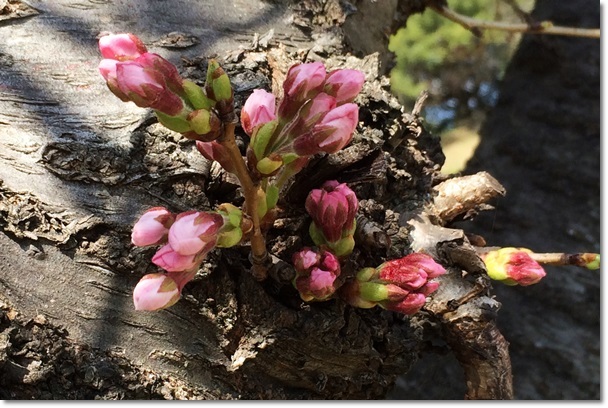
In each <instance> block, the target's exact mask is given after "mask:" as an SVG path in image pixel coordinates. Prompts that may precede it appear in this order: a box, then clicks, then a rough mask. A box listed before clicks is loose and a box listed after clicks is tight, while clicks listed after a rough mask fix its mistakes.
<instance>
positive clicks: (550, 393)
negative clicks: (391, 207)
mask: <svg viewBox="0 0 608 408" xmlns="http://www.w3.org/2000/svg"><path fill="white" fill-rule="evenodd" d="M599 16H600V9H599V5H598V3H597V2H594V1H590V0H589V1H577V2H556V1H551V0H539V1H538V2H537V4H536V7H535V10H534V12H533V18H534V19H535V20H536V21H544V20H550V21H553V22H554V23H555V24H557V25H564V26H571V27H584V28H597V27H599V26H600V18H599ZM599 85H600V43H599V40H597V39H577V38H566V37H556V36H543V35H526V36H524V39H523V40H522V43H521V45H520V47H519V49H518V51H517V53H516V54H515V56H514V57H513V59H512V61H511V62H510V64H509V67H508V69H507V72H506V74H505V77H504V80H503V81H502V85H501V87H500V100H499V103H498V105H497V106H496V107H495V109H494V110H493V111H492V113H491V114H490V116H489V117H488V118H487V120H486V121H485V123H484V125H483V127H482V129H481V136H482V141H481V144H480V146H479V147H478V149H477V151H476V152H475V156H474V158H473V159H472V160H471V161H470V162H469V164H468V166H467V170H466V173H474V172H476V171H479V170H486V171H488V172H489V173H491V174H492V175H493V176H494V177H496V178H497V179H498V181H500V182H501V183H502V184H503V185H504V186H505V188H506V190H507V194H506V196H505V197H504V198H500V199H499V200H497V201H495V202H494V205H495V206H496V210H495V211H492V212H486V213H483V214H480V215H479V216H478V217H476V218H475V219H474V220H473V221H472V222H466V223H465V222H461V223H458V224H456V225H457V226H459V227H462V228H466V229H467V230H470V231H471V232H474V233H477V234H480V235H482V236H483V237H484V238H485V239H486V241H487V243H488V245H490V246H492V245H498V246H518V247H519V246H523V247H527V248H530V249H532V250H534V251H537V252H568V253H572V252H599V249H600V246H599V243H600V239H599V238H600V194H599V193H600V178H599V177H600V117H599V115H600V86H599ZM546 270H547V276H546V277H545V278H544V279H543V280H542V281H541V282H540V283H539V284H537V285H534V286H531V287H525V288H524V287H506V286H502V285H498V284H496V285H494V286H495V287H494V291H495V293H496V298H497V300H499V301H500V302H501V303H503V308H502V309H501V312H500V313H499V318H498V322H499V327H500V328H501V331H502V332H503V333H504V335H505V337H506V339H507V340H508V342H509V343H510V347H509V349H510V354H511V359H512V363H513V377H514V391H515V397H516V398H518V399H599V397H600V387H599V385H600V378H601V375H600V277H599V271H587V270H583V269H579V268H575V267H550V266H548V267H547V268H546ZM433 359H435V360H438V361H439V363H438V364H435V365H434V364H432V362H431V361H428V362H427V363H426V364H425V362H426V359H422V360H421V365H420V366H421V368H416V369H414V370H412V371H411V372H410V374H408V376H407V377H406V378H405V379H404V380H403V383H404V384H407V385H409V386H411V387H415V385H416V383H415V382H413V380H411V378H412V376H417V377H419V378H428V376H430V375H435V376H440V375H446V376H454V375H460V373H459V372H460V368H459V367H458V366H457V365H456V364H454V362H453V361H452V362H451V363H450V360H449V359H447V358H439V357H437V356H433ZM429 360H431V359H429ZM422 368H424V369H422ZM439 388H440V387H435V388H433V387H432V384H427V387H426V388H425V393H426V396H425V397H428V398H431V399H433V398H438V397H444V398H457V396H458V395H459V394H458V393H459V392H460V390H459V389H458V388H452V390H451V393H450V392H447V391H446V389H445V387H441V389H439ZM401 395H402V396H403V394H401ZM405 395H406V396H409V397H416V395H418V396H419V395H420V394H412V393H410V394H408V393H405Z"/></svg>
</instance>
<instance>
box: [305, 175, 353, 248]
mask: <svg viewBox="0 0 608 408" xmlns="http://www.w3.org/2000/svg"><path fill="white" fill-rule="evenodd" d="M305 206H306V211H307V212H308V214H310V216H311V217H312V219H313V223H314V224H315V226H316V228H318V229H320V230H321V231H322V233H323V236H324V238H325V239H326V240H327V241H328V242H336V241H338V240H340V239H341V238H342V237H343V236H345V235H352V233H353V232H354V227H355V215H356V213H357V210H358V209H359V201H358V200H357V196H356V195H355V193H354V191H352V190H351V189H350V188H349V187H348V186H347V185H346V184H345V183H339V182H338V181H336V180H331V181H327V182H325V183H324V184H323V186H322V187H321V188H320V189H314V190H312V191H311V192H310V193H309V194H308V197H307V198H306V204H305ZM318 245H319V244H318Z"/></svg>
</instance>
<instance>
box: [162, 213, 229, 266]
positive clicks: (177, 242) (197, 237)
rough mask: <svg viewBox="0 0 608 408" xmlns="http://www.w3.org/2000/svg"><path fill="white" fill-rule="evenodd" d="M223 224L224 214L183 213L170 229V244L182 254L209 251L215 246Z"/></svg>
mask: <svg viewBox="0 0 608 408" xmlns="http://www.w3.org/2000/svg"><path fill="white" fill-rule="evenodd" d="M222 224H223V219H222V216H221V215H219V214H217V213H207V212H198V211H188V212H185V213H181V214H179V215H178V216H177V217H176V219H175V222H174V223H173V225H171V228H170V229H169V245H171V248H172V249H173V250H175V252H177V253H179V254H180V255H195V254H197V253H200V252H208V251H210V250H211V249H212V248H213V247H214V246H215V243H216V240H217V233H218V231H219V229H220V228H221V226H222Z"/></svg>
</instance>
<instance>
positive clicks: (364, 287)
mask: <svg viewBox="0 0 608 408" xmlns="http://www.w3.org/2000/svg"><path fill="white" fill-rule="evenodd" d="M359 294H360V296H361V298H363V299H364V300H367V301H370V302H381V301H383V300H387V299H388V289H387V287H386V285H383V284H381V283H373V282H362V283H359Z"/></svg>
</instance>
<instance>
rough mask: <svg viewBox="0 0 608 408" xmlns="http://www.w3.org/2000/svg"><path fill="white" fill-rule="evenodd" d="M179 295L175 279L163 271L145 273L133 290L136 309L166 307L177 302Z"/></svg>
mask: <svg viewBox="0 0 608 408" xmlns="http://www.w3.org/2000/svg"><path fill="white" fill-rule="evenodd" d="M179 297H180V291H179V288H178V286H177V284H176V283H175V281H174V280H173V279H172V278H170V277H169V276H167V275H164V274H161V273H154V274H150V275H145V276H144V277H143V278H141V280H140V281H139V283H138V284H137V286H135V289H134V290H133V304H134V305H135V310H159V309H164V308H167V307H169V306H172V305H173V304H175V302H177V301H178V300H179Z"/></svg>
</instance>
